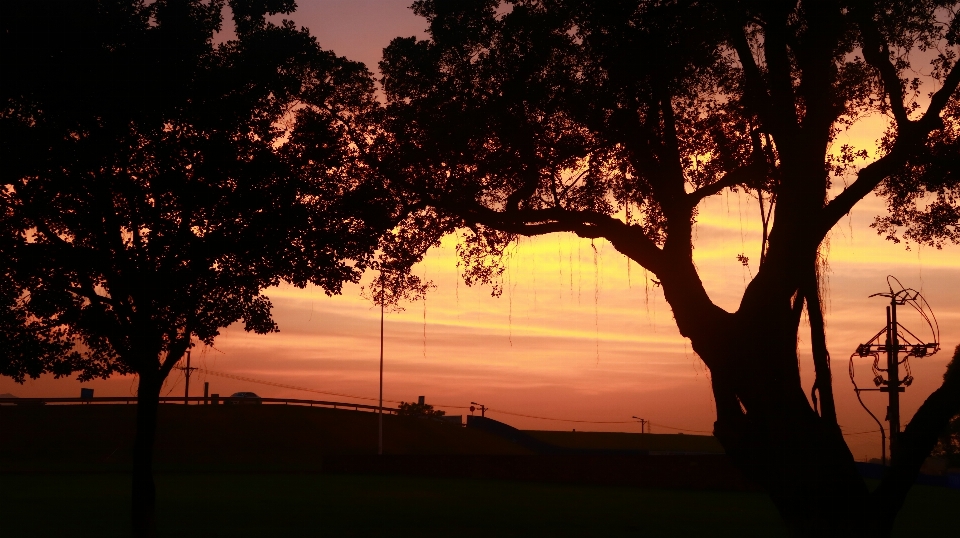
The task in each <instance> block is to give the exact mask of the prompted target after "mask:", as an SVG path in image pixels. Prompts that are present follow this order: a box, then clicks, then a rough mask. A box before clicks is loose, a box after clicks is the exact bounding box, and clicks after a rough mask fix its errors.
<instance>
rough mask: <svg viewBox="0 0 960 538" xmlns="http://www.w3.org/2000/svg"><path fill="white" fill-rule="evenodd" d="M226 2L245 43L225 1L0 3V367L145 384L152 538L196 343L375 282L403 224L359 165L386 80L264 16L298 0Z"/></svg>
mask: <svg viewBox="0 0 960 538" xmlns="http://www.w3.org/2000/svg"><path fill="white" fill-rule="evenodd" d="M228 4H229V7H230V10H231V11H230V12H232V15H233V18H232V22H233V29H234V30H235V38H231V39H222V37H223V34H219V32H220V31H221V30H222V29H223V28H222V26H223V22H224V21H223V20H222V15H221V14H222V12H224V8H225V7H226V5H225V3H224V2H223V1H222V0H213V1H200V0H157V1H155V2H144V1H141V0H84V1H63V2H58V1H48V2H40V3H37V2H5V3H4V4H3V7H2V8H0V21H2V22H0V24H2V32H0V40H2V54H0V73H2V80H3V83H2V90H0V91H2V95H0V97H2V101H3V108H2V111H0V151H2V162H3V164H4V166H3V167H2V170H0V174H2V181H0V184H2V188H0V245H2V254H3V255H2V257H0V270H2V271H0V274H2V276H0V279H2V280H0V290H2V291H0V307H2V311H0V324H2V325H0V337H2V338H3V340H2V341H0V373H2V374H4V375H9V376H12V377H13V378H14V379H17V380H18V381H23V380H24V378H25V377H26V376H30V377H37V376H38V375H40V374H42V373H44V372H52V373H53V374H54V375H57V376H62V375H68V374H72V373H79V376H80V379H90V378H93V377H107V376H110V375H112V374H116V373H120V374H136V375H137V376H138V378H139V389H138V395H139V400H138V428H137V441H136V444H135V446H136V448H135V455H134V460H135V466H134V496H133V497H134V521H135V527H136V529H137V533H138V534H149V532H150V525H151V523H150V518H151V517H152V516H151V515H150V514H151V513H152V510H153V487H152V479H151V478H150V459H151V451H152V446H153V435H154V430H155V423H156V406H157V398H158V396H159V391H160V387H161V385H162V383H163V381H164V379H165V378H166V376H167V374H169V372H170V371H171V369H172V368H173V367H174V365H175V364H176V363H177V362H178V361H179V360H180V359H181V357H182V356H183V354H184V352H185V351H186V350H187V349H188V348H190V347H191V346H193V345H195V343H196V342H197V341H200V342H203V343H206V344H212V343H213V341H214V339H215V338H216V337H217V335H218V334H219V331H220V330H221V329H222V328H224V327H227V326H228V325H230V324H232V323H234V322H237V321H242V322H243V324H244V327H245V329H246V330H248V331H254V332H257V333H268V332H272V331H276V330H277V326H276V324H275V322H274V321H273V319H272V317H271V303H270V301H269V299H268V297H267V296H266V295H265V294H264V290H265V289H266V288H268V287H271V286H274V285H277V284H279V283H280V282H290V283H293V284H294V285H297V286H304V285H306V284H307V283H312V284H315V285H317V286H320V287H321V288H323V289H324V290H325V291H326V292H327V293H331V294H332V293H339V292H340V290H341V286H342V284H343V283H344V282H356V281H357V280H358V279H359V277H360V275H361V273H362V271H363V270H364V268H366V267H367V266H368V265H369V263H370V261H371V256H372V254H373V252H374V250H375V249H376V247H377V244H378V243H377V241H378V238H379V236H380V234H381V233H382V232H383V230H385V229H389V228H390V227H391V226H392V222H393V220H395V218H396V215H397V212H398V209H397V205H398V204H397V203H396V202H395V201H393V199H391V198H387V197H386V194H387V193H386V191H384V190H383V189H382V188H381V186H379V183H378V182H377V181H375V177H374V176H373V175H372V174H371V173H370V171H369V167H366V166H365V165H364V164H363V162H362V161H361V160H360V159H358V156H359V155H360V154H361V150H362V149H363V144H364V140H365V139H364V138H363V133H365V132H367V131H369V130H370V129H371V128H372V127H371V126H372V125H376V122H377V121H378V120H377V118H378V117H379V116H378V115H379V114H380V112H379V108H380V107H379V105H378V103H377V101H376V100H375V99H374V94H373V89H374V82H373V78H372V76H371V74H370V73H369V71H368V70H367V69H366V68H365V67H364V66H363V65H362V64H358V63H355V62H351V61H349V60H346V59H344V58H339V57H337V56H336V55H334V54H333V53H332V52H328V51H324V50H321V48H320V47H319V46H318V45H317V43H316V40H315V39H314V38H313V37H312V36H311V35H310V33H309V31H308V30H307V29H305V28H298V27H297V26H296V25H295V24H294V23H292V22H289V21H283V22H281V23H272V22H268V21H267V16H268V15H274V14H279V13H289V12H291V11H292V10H293V9H294V7H295V4H294V2H292V1H289V0H231V1H229V2H228ZM40 13H42V14H43V17H42V18H41V17H40V16H39V14H40Z"/></svg>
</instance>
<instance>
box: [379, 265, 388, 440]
mask: <svg viewBox="0 0 960 538" xmlns="http://www.w3.org/2000/svg"><path fill="white" fill-rule="evenodd" d="M385 298H386V297H385V293H384V285H383V271H382V270H381V271H380V405H379V406H378V407H377V428H378V431H379V433H378V444H377V455H380V456H382V455H383V303H384V300H385Z"/></svg>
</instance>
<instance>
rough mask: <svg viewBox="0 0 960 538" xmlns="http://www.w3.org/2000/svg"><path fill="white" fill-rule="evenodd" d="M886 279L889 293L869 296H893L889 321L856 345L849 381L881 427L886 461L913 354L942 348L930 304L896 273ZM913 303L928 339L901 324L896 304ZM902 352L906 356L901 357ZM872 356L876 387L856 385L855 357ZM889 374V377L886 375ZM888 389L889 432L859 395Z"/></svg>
mask: <svg viewBox="0 0 960 538" xmlns="http://www.w3.org/2000/svg"><path fill="white" fill-rule="evenodd" d="M891 279H892V280H894V281H896V282H897V284H898V285H900V290H899V291H894V290H893V285H892V284H890V280H891ZM887 283H888V286H889V288H890V291H889V293H874V294H873V295H870V297H887V298H889V299H890V305H889V306H887V308H886V310H887V324H886V326H885V327H884V328H883V329H881V330H880V331H879V332H877V333H876V334H875V335H874V336H873V338H871V339H870V340H869V341H867V343H865V344H860V345H859V346H857V350H856V351H854V352H853V354H852V355H851V356H850V367H849V372H850V381H851V382H852V383H853V390H854V392H855V393H856V394H857V400H859V401H860V405H861V406H863V408H864V410H866V412H867V413H869V414H870V416H871V417H873V420H875V421H876V423H877V426H878V427H879V428H880V454H881V461H882V462H883V464H884V465H886V464H887V439H888V438H889V443H890V456H891V457H892V456H893V455H894V452H895V451H896V450H897V438H898V437H899V436H900V393H901V392H904V391H906V388H907V387H909V386H910V385H911V384H913V375H912V374H911V373H910V358H911V357H916V358H918V359H920V358H923V357H929V356H930V355H933V354H934V353H936V352H938V351H940V343H939V340H940V330H939V328H938V327H937V325H936V317H934V316H933V312H932V311H931V310H930V306H929V305H928V304H927V302H926V300H925V299H924V298H923V297H922V296H921V295H920V293H919V292H918V291H916V290H914V289H910V288H904V287H903V286H902V285H901V284H900V282H899V281H897V280H896V278H894V277H892V276H891V277H887ZM907 303H910V305H911V306H912V307H914V308H915V309H916V310H917V311H918V312H919V313H920V315H921V316H922V317H923V319H924V320H925V321H926V322H927V324H928V326H929V328H930V331H931V336H932V338H931V339H930V340H928V341H926V342H924V341H923V340H921V339H920V338H919V337H917V336H916V335H915V334H914V333H913V332H911V331H910V330H908V329H906V328H905V327H902V326H901V325H900V323H899V322H898V321H897V306H902V305H905V304H907ZM882 354H886V356H887V357H886V362H883V360H882V359H881V356H882ZM901 354H902V355H903V360H902V361H901ZM855 357H862V358H873V367H872V370H873V384H874V385H875V386H876V387H877V388H872V389H866V388H860V387H859V386H857V382H856V379H854V377H855V376H854V358H855ZM901 362H902V364H903V367H904V374H905V375H904V377H903V378H902V379H901V378H900V364H901ZM884 374H886V378H884ZM870 391H877V392H886V393H888V397H887V416H886V417H885V420H886V421H888V422H889V435H888V434H887V432H886V431H884V428H883V423H882V422H881V421H880V419H879V418H878V417H877V416H876V415H874V414H873V412H872V411H870V409H869V408H868V407H867V405H866V404H865V403H864V402H863V399H862V398H861V397H860V393H862V392H870Z"/></svg>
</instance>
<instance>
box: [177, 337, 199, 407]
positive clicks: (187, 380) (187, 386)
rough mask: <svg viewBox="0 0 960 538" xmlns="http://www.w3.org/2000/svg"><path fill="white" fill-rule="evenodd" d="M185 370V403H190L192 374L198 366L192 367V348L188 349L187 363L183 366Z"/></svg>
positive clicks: (182, 368)
mask: <svg viewBox="0 0 960 538" xmlns="http://www.w3.org/2000/svg"><path fill="white" fill-rule="evenodd" d="M180 369H181V370H183V377H184V387H183V405H188V404H189V403H190V399H189V398H190V374H191V373H193V371H194V370H196V369H197V368H191V367H190V350H189V349H188V350H187V365H186V366H181V367H180Z"/></svg>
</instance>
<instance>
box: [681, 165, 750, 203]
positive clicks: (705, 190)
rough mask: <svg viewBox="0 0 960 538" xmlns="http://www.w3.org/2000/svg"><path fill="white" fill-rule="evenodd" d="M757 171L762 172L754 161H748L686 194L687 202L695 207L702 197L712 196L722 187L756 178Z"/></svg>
mask: <svg viewBox="0 0 960 538" xmlns="http://www.w3.org/2000/svg"><path fill="white" fill-rule="evenodd" d="M758 172H760V173H761V174H762V169H760V170H758V167H757V165H756V163H750V164H747V165H744V166H738V167H736V168H734V169H733V170H731V171H729V172H727V173H726V175H724V176H723V177H722V178H720V179H718V180H717V181H714V182H713V183H711V184H709V185H705V186H703V187H700V188H699V189H697V190H695V191H693V192H691V193H689V194H687V197H686V199H687V204H688V205H689V206H690V207H696V206H697V204H699V203H700V202H701V201H702V200H703V199H704V198H707V197H708V196H713V195H715V194H720V193H721V192H723V190H724V189H727V188H729V187H735V186H737V185H743V184H745V183H748V182H750V180H754V179H758Z"/></svg>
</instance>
